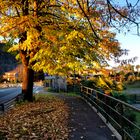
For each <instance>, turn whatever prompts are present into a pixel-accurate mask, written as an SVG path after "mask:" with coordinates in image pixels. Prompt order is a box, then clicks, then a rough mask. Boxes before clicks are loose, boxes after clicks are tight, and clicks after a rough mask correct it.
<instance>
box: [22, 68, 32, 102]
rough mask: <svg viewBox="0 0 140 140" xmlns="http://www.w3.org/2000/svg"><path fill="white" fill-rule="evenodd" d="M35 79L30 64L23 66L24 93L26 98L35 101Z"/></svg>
mask: <svg viewBox="0 0 140 140" xmlns="http://www.w3.org/2000/svg"><path fill="white" fill-rule="evenodd" d="M33 80H34V71H33V70H32V69H30V68H29V67H28V66H26V65H24V66H23V83H22V93H23V95H24V100H27V101H30V102H32V101H33Z"/></svg>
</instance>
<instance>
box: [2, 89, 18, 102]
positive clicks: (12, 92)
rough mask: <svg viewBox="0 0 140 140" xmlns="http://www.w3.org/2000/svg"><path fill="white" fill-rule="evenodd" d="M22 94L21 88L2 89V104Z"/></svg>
mask: <svg viewBox="0 0 140 140" xmlns="http://www.w3.org/2000/svg"><path fill="white" fill-rule="evenodd" d="M20 93H21V87H16V88H5V89H0V103H2V102H5V101H8V100H10V99H12V98H14V97H16V96H17V95H18V94H20Z"/></svg>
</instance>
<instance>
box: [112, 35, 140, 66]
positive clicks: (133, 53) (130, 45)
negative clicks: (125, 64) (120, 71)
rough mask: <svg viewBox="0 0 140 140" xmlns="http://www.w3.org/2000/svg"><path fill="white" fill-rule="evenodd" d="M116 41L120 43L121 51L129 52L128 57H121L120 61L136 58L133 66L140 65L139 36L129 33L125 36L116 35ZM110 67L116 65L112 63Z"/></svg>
mask: <svg viewBox="0 0 140 140" xmlns="http://www.w3.org/2000/svg"><path fill="white" fill-rule="evenodd" d="M116 39H117V40H118V41H119V42H120V47H121V48H122V49H127V50H129V52H128V55H123V56H122V57H121V59H130V58H133V57H138V58H137V60H136V61H135V62H134V63H133V64H134V65H140V36H138V35H133V34H131V33H126V35H125V34H123V33H117V35H116ZM112 65H116V64H114V63H112Z"/></svg>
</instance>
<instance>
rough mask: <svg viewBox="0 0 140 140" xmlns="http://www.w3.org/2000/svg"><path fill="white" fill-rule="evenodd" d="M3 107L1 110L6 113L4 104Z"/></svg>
mask: <svg viewBox="0 0 140 140" xmlns="http://www.w3.org/2000/svg"><path fill="white" fill-rule="evenodd" d="M1 107H2V108H1V110H2V111H3V112H4V111H5V107H4V104H2V105H1Z"/></svg>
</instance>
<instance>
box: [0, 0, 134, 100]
mask: <svg viewBox="0 0 140 140" xmlns="http://www.w3.org/2000/svg"><path fill="white" fill-rule="evenodd" d="M129 7H130V6H129ZM129 7H128V8H126V7H125V8H122V7H117V6H114V5H113V4H112V3H111V2H110V1H109V0H106V1H96V0H0V9H1V12H0V21H1V24H0V27H1V30H0V35H2V36H5V37H9V36H10V37H12V38H15V39H18V40H19V42H18V44H17V45H14V46H12V47H11V48H10V51H18V52H19V54H18V57H19V58H20V59H21V61H22V64H23V67H24V69H23V75H24V76H23V85H22V92H23V93H24V99H25V100H28V101H32V99H33V95H32V92H33V76H34V70H36V71H39V70H43V71H45V72H46V71H47V72H49V73H51V74H56V73H57V74H62V73H63V74H66V73H67V72H68V71H71V70H74V71H80V70H81V69H86V68H88V67H93V66H94V65H95V64H98V65H103V64H105V63H106V60H108V59H111V58H113V57H114V56H118V55H119V54H120V51H121V49H120V47H119V43H118V41H117V40H115V34H114V33H111V32H110V31H109V27H110V26H115V27H116V28H117V23H115V22H118V23H119V24H120V25H127V23H128V21H129V23H133V24H135V25H137V23H136V21H135V20H134V19H131V16H130V13H131V11H129V9H130V8H129ZM131 9H132V8H131ZM133 13H134V12H133ZM133 18H134V16H133ZM114 24H115V25H114ZM120 25H119V26H120Z"/></svg>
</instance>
